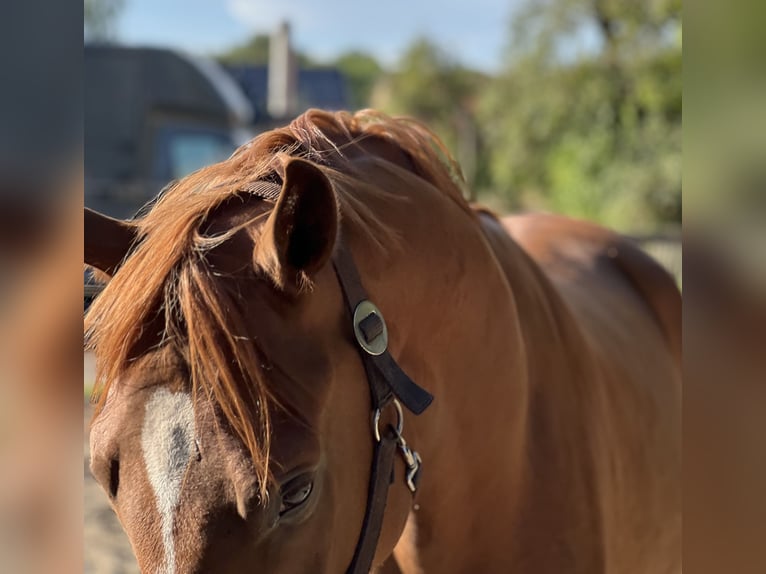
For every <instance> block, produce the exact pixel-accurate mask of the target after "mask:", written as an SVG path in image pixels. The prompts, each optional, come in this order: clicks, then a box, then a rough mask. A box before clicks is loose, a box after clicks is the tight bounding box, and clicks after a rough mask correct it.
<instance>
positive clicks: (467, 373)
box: [401, 222, 599, 572]
mask: <svg viewBox="0 0 766 574" xmlns="http://www.w3.org/2000/svg"><path fill="white" fill-rule="evenodd" d="M471 225H473V229H468V228H467V227H466V228H465V229H463V228H461V227H460V226H459V225H456V226H454V227H453V228H452V229H451V233H450V236H451V237H453V238H455V241H456V243H455V244H454V245H452V246H443V245H442V246H441V247H439V246H437V245H431V247H430V250H428V251H426V253H429V255H430V257H429V258H428V260H427V261H428V262H429V264H426V260H422V261H421V264H422V265H425V276H426V277H427V278H428V280H427V282H426V283H427V285H428V290H429V295H428V296H429V297H430V300H431V305H430V315H429V317H428V318H427V319H421V320H420V324H421V325H428V326H429V328H427V329H420V330H417V329H415V331H414V333H415V334H413V332H410V335H409V337H408V343H409V345H408V348H412V349H414V350H415V352H413V353H412V354H408V353H407V349H404V350H403V354H402V356H401V360H402V362H403V366H404V367H405V369H409V370H411V371H412V372H411V374H412V375H413V376H414V377H415V378H416V380H418V381H419V382H421V383H422V384H424V385H425V386H427V387H428V388H429V390H431V391H432V392H433V393H434V395H435V397H436V401H435V403H434V405H433V407H432V411H431V412H429V414H428V415H424V416H423V417H421V420H417V421H413V423H414V426H415V431H414V432H415V433H416V434H415V435H414V437H413V438H412V441H413V444H414V446H416V447H417V448H420V449H421V454H422V455H423V460H424V464H425V465H426V467H425V468H426V471H425V472H424V475H423V484H422V493H421V494H420V497H419V501H418V502H419V505H420V510H419V514H420V515H421V518H420V519H419V521H418V522H419V527H420V530H421V531H424V532H425V533H427V534H425V537H426V538H428V537H431V536H433V539H434V540H438V541H439V543H440V544H442V545H444V544H447V545H449V544H453V543H454V544H455V545H461V544H462V542H464V540H463V537H464V536H465V524H466V521H467V522H468V523H470V524H472V525H473V526H472V528H473V529H474V534H475V536H473V537H472V546H471V548H472V550H471V553H472V556H474V559H473V566H474V567H475V568H474V570H475V571H490V570H491V569H494V568H496V567H497V565H498V562H497V561H498V560H507V561H508V565H511V564H512V565H514V566H519V565H528V566H529V567H532V568H536V567H539V566H545V565H548V566H550V568H553V569H555V567H556V565H563V564H571V560H568V557H567V556H565V555H567V554H568V553H570V552H573V551H574V550H573V547H572V546H571V545H572V544H579V548H583V547H584V546H586V542H585V541H584V540H581V539H579V537H580V534H578V533H573V532H572V530H573V529H579V530H580V531H581V535H582V536H583V537H585V538H587V539H588V541H591V540H594V539H597V536H595V533H596V532H597V531H598V529H599V524H598V521H597V520H596V518H594V513H593V511H592V506H591V507H590V509H589V505H593V504H594V503H595V495H594V493H593V492H592V491H591V490H589V489H592V488H593V485H594V483H593V480H591V479H590V478H591V477H590V476H585V475H583V472H585V473H586V474H587V472H588V470H587V469H588V465H587V464H585V465H584V464H583V460H584V458H587V457H588V456H589V453H587V452H584V451H585V449H587V448H588V446H587V445H588V444H589V441H588V432H589V431H588V427H587V425H588V421H587V411H588V405H587V403H586V401H587V397H586V393H583V392H582V389H583V388H584V387H585V386H587V381H586V379H587V377H588V373H586V372H585V371H587V370H588V369H589V368H590V367H589V365H587V364H585V363H583V360H582V356H583V355H587V353H583V352H582V351H583V348H582V347H581V345H583V344H584V341H583V339H582V336H581V335H580V334H579V332H578V330H577V327H576V324H575V323H574V321H573V319H572V318H571V316H570V315H569V314H568V313H567V311H566V308H565V306H564V305H563V303H562V302H561V300H560V298H559V297H558V296H557V295H556V293H555V291H554V290H553V287H552V286H551V284H550V283H549V282H548V281H547V279H546V278H545V277H544V276H543V274H542V273H541V272H540V270H539V269H538V268H537V267H536V265H535V264H534V263H533V262H532V261H531V259H529V257H527V256H526V254H524V252H523V251H522V250H521V249H520V248H519V247H518V246H517V245H516V244H514V243H513V241H512V240H511V239H510V238H508V236H507V235H506V234H505V233H503V234H502V235H496V236H495V235H493V234H492V233H486V234H482V233H480V232H478V230H477V228H476V225H475V222H471ZM439 241H441V242H444V241H445V239H444V238H443V237H439V238H438V239H437V240H436V242H437V243H438V242H439ZM488 244H489V245H488ZM440 254H442V256H441V257H440ZM422 275H424V274H423V273H422V272H421V276H422ZM416 290H417V288H416V287H415V284H414V283H413V287H412V291H413V292H412V294H411V296H415V291H416ZM435 309H438V310H439V311H438V313H434V310H435ZM408 312H409V314H410V315H411V316H421V317H422V316H423V315H422V314H421V315H418V311H417V309H410V310H409V311H408ZM411 325H412V323H411ZM417 325H418V323H416V324H415V326H416V327H417ZM418 349H419V351H418ZM562 437H563V438H562ZM408 440H410V437H408ZM583 469H585V470H583ZM447 476H449V477H450V478H449V479H446V478H445V477H447ZM445 508H452V509H453V512H454V513H455V516H453V517H452V518H451V519H450V518H447V517H445V516H444V514H445V512H446V511H445V510H444V509H445ZM500 533H502V534H500ZM500 538H502V540H503V543H502V544H499V545H498V542H499V541H500ZM536 538H537V539H538V540H540V539H548V540H550V541H551V544H552V546H549V545H541V544H529V542H530V541H532V540H535V539H536ZM514 545H517V546H515V547H514ZM511 547H513V551H511V552H509V549H510V548H511ZM552 547H555V548H556V549H555V550H551V548H552ZM499 551H500V554H498V552H499ZM422 552H423V556H422V559H423V561H424V562H425V563H427V564H428V568H430V569H434V568H436V569H437V570H435V571H443V572H450V568H451V566H450V565H448V564H441V563H439V560H440V559H441V558H440V557H439V551H438V550H437V549H434V550H433V551H431V550H429V548H428V545H427V544H424V547H423V548H422ZM534 552H540V553H541V554H540V555H533V554H534ZM501 555H502V556H505V558H502V557H501ZM596 555H597V553H596V552H594V556H596ZM593 560H595V558H594V559H593ZM589 564H590V565H594V563H593V561H591V562H590V563H589ZM548 566H545V568H539V571H547V569H548ZM491 567H492V568H491ZM488 569H489V570H488ZM584 571H588V570H587V567H586V569H585V570H584ZM589 571H592V572H595V571H597V570H596V569H595V568H593V569H592V570H589Z"/></svg>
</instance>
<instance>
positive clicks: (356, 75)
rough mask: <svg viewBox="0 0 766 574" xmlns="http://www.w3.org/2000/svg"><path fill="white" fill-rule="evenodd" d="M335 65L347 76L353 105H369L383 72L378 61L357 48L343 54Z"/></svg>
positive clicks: (358, 107) (360, 106)
mask: <svg viewBox="0 0 766 574" xmlns="http://www.w3.org/2000/svg"><path fill="white" fill-rule="evenodd" d="M334 65H335V66H336V67H337V68H338V69H339V70H340V71H341V72H342V73H343V75H344V76H345V77H346V81H347V82H348V89H349V92H350V93H351V107H353V108H355V109H361V108H366V107H368V106H369V105H370V97H371V95H372V89H373V87H374V86H375V83H376V82H377V81H378V79H379V78H380V76H381V74H382V72H383V69H382V68H381V67H380V64H379V63H378V61H377V60H376V59H375V58H374V57H373V56H371V55H369V54H366V53H364V52H360V51H356V50H355V51H351V52H346V53H345V54H342V55H341V56H340V57H338V59H337V60H335V62H334Z"/></svg>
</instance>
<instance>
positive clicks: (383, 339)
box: [354, 299, 388, 356]
mask: <svg viewBox="0 0 766 574" xmlns="http://www.w3.org/2000/svg"><path fill="white" fill-rule="evenodd" d="M370 315H377V316H378V317H379V318H380V321H381V322H382V323H383V332H382V333H380V335H378V336H377V337H375V338H374V339H373V340H372V341H367V339H366V338H365V336H364V333H362V329H361V328H360V327H359V324H360V323H361V322H362V321H363V320H364V319H366V318H367V317H369V316H370ZM354 336H355V337H356V342H357V343H359V346H360V347H362V349H364V350H365V351H366V352H367V353H369V354H370V355H373V356H377V355H382V354H383V353H385V352H386V349H387V348H388V327H386V321H385V319H383V313H381V312H380V309H378V308H377V307H376V306H375V304H374V303H373V302H372V301H370V300H369V299H365V300H363V301H360V302H359V304H358V305H357V306H356V308H355V309H354Z"/></svg>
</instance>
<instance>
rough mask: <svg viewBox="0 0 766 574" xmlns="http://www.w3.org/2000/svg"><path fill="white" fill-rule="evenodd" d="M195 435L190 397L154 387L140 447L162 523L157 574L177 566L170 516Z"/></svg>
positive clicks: (167, 573)
mask: <svg viewBox="0 0 766 574" xmlns="http://www.w3.org/2000/svg"><path fill="white" fill-rule="evenodd" d="M194 435H195V430H194V408H193V406H192V400H191V397H190V396H189V395H188V394H187V393H171V392H170V391H168V390H167V389H164V388H160V389H157V390H156V391H155V392H154V394H152V396H151V397H150V398H149V400H148V401H147V402H146V413H145V415H144V425H143V428H142V429H141V447H142V449H143V453H144V462H145V464H146V472H147V474H148V475H149V482H150V483H151V485H152V488H153V489H154V495H155V498H156V499H157V510H158V511H159V515H160V520H161V522H162V543H163V546H164V548H165V568H164V569H163V570H161V571H160V573H158V574H173V573H174V572H175V569H176V553H175V546H174V537H173V519H174V515H175V510H176V507H177V506H178V500H179V496H180V494H181V484H182V482H183V477H184V474H185V473H186V468H187V467H188V466H189V461H190V459H191V456H192V453H193V452H194Z"/></svg>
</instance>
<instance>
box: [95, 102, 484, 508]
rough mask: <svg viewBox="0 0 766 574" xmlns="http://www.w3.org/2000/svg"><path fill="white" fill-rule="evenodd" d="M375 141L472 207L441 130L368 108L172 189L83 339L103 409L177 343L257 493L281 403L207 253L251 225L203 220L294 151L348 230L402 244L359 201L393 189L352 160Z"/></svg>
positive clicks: (275, 138) (270, 138)
mask: <svg viewBox="0 0 766 574" xmlns="http://www.w3.org/2000/svg"><path fill="white" fill-rule="evenodd" d="M370 137H379V138H382V139H384V140H385V141H387V142H389V143H390V144H392V145H393V146H395V147H396V148H397V149H398V150H399V151H400V152H401V153H403V154H404V156H405V157H406V158H407V159H408V160H409V161H410V162H411V163H412V165H413V168H414V171H415V172H416V173H417V175H418V176H420V177H422V178H424V179H425V180H426V181H428V182H430V183H432V184H433V185H434V186H435V187H436V188H438V189H440V190H442V191H443V192H444V193H445V194H446V195H447V196H448V197H449V198H451V199H453V200H454V201H455V202H456V203H457V204H458V205H459V206H461V207H462V208H464V209H465V210H466V211H470V208H469V206H468V203H467V202H466V201H465V200H464V199H463V195H462V190H461V182H462V180H461V177H460V174H459V168H458V167H457V166H456V164H455V162H454V161H453V160H452V159H451V158H450V156H449V153H448V152H447V151H446V150H445V148H444V146H443V145H442V144H441V142H440V141H439V140H438V138H437V137H436V136H435V135H434V134H433V133H431V132H430V131H429V130H428V129H427V128H425V127H424V126H422V125H421V124H419V123H417V122H414V121H412V120H405V119H392V118H389V117H387V116H385V115H382V114H380V113H377V112H372V111H362V112H359V113H356V114H354V115H351V114H348V113H345V112H342V113H334V114H332V113H327V112H321V111H317V110H312V111H309V112H307V113H305V114H303V115H302V116H300V117H298V118H297V119H296V120H295V121H293V122H292V123H291V124H290V125H289V126H287V127H285V128H282V129H277V130H273V131H270V132H267V133H264V134H262V135H260V136H259V137H257V138H255V139H254V140H253V141H251V142H250V143H248V144H246V145H244V146H242V147H241V148H239V149H238V150H237V151H236V152H235V153H234V154H233V155H232V157H231V158H229V159H228V160H226V161H224V162H221V163H218V164H215V165H212V166H210V167H206V168H204V169H201V170H199V171H197V172H195V173H194V174H192V175H190V176H188V177H186V178H184V179H183V180H181V181H179V182H178V183H176V184H174V185H172V186H171V187H169V188H168V189H167V190H165V191H164V193H163V194H162V197H161V198H160V199H159V200H158V201H157V203H156V204H155V205H154V207H153V208H152V209H151V210H150V211H149V212H148V213H147V214H146V215H145V216H143V217H142V218H140V219H139V220H137V222H136V224H137V227H138V232H139V237H140V238H141V242H140V243H139V245H138V247H137V248H136V249H135V251H134V252H133V253H132V255H131V256H130V257H129V258H128V259H127V261H126V262H125V263H124V265H123V266H122V268H121V269H122V270H121V272H120V273H118V274H116V275H115V277H114V278H113V279H112V280H111V281H110V283H109V284H108V286H107V287H106V289H105V290H104V292H103V293H102V294H101V295H100V296H99V297H98V299H97V300H96V302H95V303H94V304H93V306H92V308H91V309H90V311H89V313H88V316H87V320H86V337H87V343H88V345H89V347H91V348H97V349H98V353H97V357H98V364H97V382H96V386H95V389H94V393H95V397H96V398H97V400H98V405H97V413H96V414H98V410H100V409H101V407H103V404H104V401H105V398H106V396H107V393H108V391H109V387H110V385H112V384H115V383H117V382H119V381H120V378H121V374H122V373H123V372H124V370H125V369H126V368H127V367H128V365H129V363H130V361H131V359H132V358H134V357H135V356H136V354H137V353H138V352H139V351H143V350H146V348H147V346H149V345H159V344H160V343H167V344H170V345H171V346H173V347H174V348H175V349H176V350H177V352H178V353H179V355H180V356H182V357H184V359H185V362H186V363H187V364H188V366H189V371H190V373H189V374H190V387H191V394H192V396H193V397H194V398H195V400H202V399H212V400H213V401H214V403H215V404H216V405H217V406H218V407H219V408H220V411H221V413H222V415H223V417H224V418H225V420H226V421H227V422H228V424H230V425H231V428H232V429H233V430H234V432H235V433H236V434H237V435H238V436H239V438H240V439H241V440H242V441H243V442H244V444H245V445H246V447H247V448H248V450H249V452H250V454H251V456H252V459H253V463H254V467H255V469H256V473H257V477H258V481H259V484H260V488H261V494H263V495H265V494H266V491H267V488H268V481H269V477H270V468H269V450H270V421H269V414H268V413H269V405H270V404H272V403H273V402H274V401H275V400H277V399H276V397H274V396H273V393H272V392H271V391H270V389H269V388H268V387H267V385H266V384H265V382H264V381H265V378H264V377H263V376H262V365H263V362H264V357H260V356H259V350H258V347H257V342H256V341H253V340H249V339H247V337H246V336H245V333H246V326H245V318H244V317H243V316H242V314H241V313H238V312H236V311H237V310H239V309H240V307H239V305H238V304H237V300H236V293H235V292H234V291H232V286H231V285H228V284H226V282H223V281H220V280H219V278H217V277H216V276H215V275H214V273H213V272H212V271H211V268H210V266H209V265H208V262H207V260H206V254H207V253H208V252H209V251H210V250H211V249H213V248H215V247H216V246H218V245H220V244H221V243H222V242H223V241H225V240H226V239H227V238H229V237H231V236H232V235H233V234H234V233H235V232H236V231H238V230H239V229H243V228H244V227H246V226H247V225H248V224H249V223H251V222H249V221H248V222H245V223H243V224H242V225H241V226H238V227H237V228H235V229H232V230H230V231H228V232H226V233H225V234H223V235H216V236H210V235H209V234H207V233H206V229H205V228H206V223H207V220H208V217H209V216H210V215H211V214H212V213H213V211H214V210H215V209H216V208H217V207H219V206H220V205H222V204H223V203H224V202H226V201H228V200H231V199H233V198H236V197H238V196H245V195H247V191H246V190H247V188H248V186H249V185H251V184H252V183H254V182H256V181H259V180H265V179H274V178H276V179H279V178H281V176H282V175H283V174H284V167H285V164H286V162H287V161H289V159H290V158H291V157H303V158H306V159H308V160H310V161H312V162H315V163H316V164H317V165H319V166H320V167H321V169H322V170H323V171H324V173H325V174H326V175H327V177H328V178H329V180H330V181H331V182H332V184H333V186H334V188H335V191H336V193H337V198H338V201H339V205H340V212H341V217H342V219H343V222H344V226H346V227H348V228H356V229H358V230H363V231H365V235H366V236H367V237H369V238H371V239H372V240H373V242H377V243H378V246H379V247H381V248H382V247H383V246H385V247H386V249H389V250H390V249H393V248H395V247H396V245H397V238H396V234H395V232H394V231H393V230H391V229H388V228H387V227H386V225H385V224H384V223H383V222H382V221H379V220H378V219H377V217H376V215H375V214H374V213H372V212H371V211H370V210H369V209H368V208H367V207H366V206H365V204H364V203H362V202H361V201H360V200H359V197H360V194H359V189H360V188H362V187H365V188H367V190H368V193H369V192H371V193H375V194H383V195H385V194H386V193H387V191H386V190H385V189H383V188H377V189H376V188H375V185H374V184H373V183H370V182H369V181H367V180H366V179H363V178H362V177H361V176H360V174H357V172H356V169H357V168H356V167H354V165H353V163H352V162H351V161H348V160H347V159H346V154H348V153H349V152H351V151H352V149H353V148H354V146H356V145H358V144H359V142H363V141H365V140H366V139H367V138H370ZM380 167H381V168H383V169H391V164H389V163H387V162H381V166H380ZM392 200H393V199H392ZM399 200H400V199H399ZM260 271H262V272H264V273H267V274H268V273H269V272H271V270H270V269H268V268H263V269H261V270H260ZM274 279H275V281H276V278H274ZM304 288H310V285H309V284H307V285H304ZM152 330H153V331H152Z"/></svg>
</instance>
